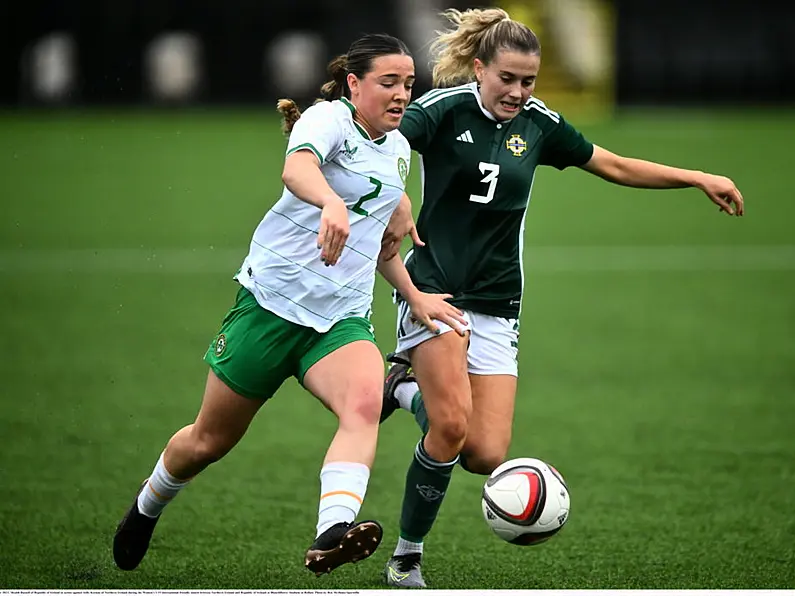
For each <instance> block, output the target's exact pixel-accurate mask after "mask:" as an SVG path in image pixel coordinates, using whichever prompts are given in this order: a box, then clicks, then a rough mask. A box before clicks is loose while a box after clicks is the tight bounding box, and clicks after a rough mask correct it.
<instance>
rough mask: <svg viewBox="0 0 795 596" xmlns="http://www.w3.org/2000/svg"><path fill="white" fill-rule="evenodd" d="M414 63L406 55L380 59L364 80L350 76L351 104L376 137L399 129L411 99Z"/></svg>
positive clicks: (392, 55)
mask: <svg viewBox="0 0 795 596" xmlns="http://www.w3.org/2000/svg"><path fill="white" fill-rule="evenodd" d="M413 85H414V60H413V59H412V58H411V56H405V55H403V54H389V55H386V56H379V57H378V58H376V59H375V60H373V63H372V69H371V70H370V72H368V73H367V74H366V75H364V78H362V79H358V78H356V76H354V75H348V86H349V87H350V88H351V102H352V103H353V105H355V106H356V110H357V111H358V113H359V116H360V118H361V119H362V120H363V123H364V124H365V125H366V126H365V128H367V129H368V132H369V133H370V134H371V135H373V134H375V135H377V136H381V135H382V134H384V133H386V132H389V131H390V130H395V129H396V128H397V127H398V126H400V121H401V120H402V119H403V114H404V113H405V112H406V107H407V106H408V103H409V101H410V100H411V88H412V86H413Z"/></svg>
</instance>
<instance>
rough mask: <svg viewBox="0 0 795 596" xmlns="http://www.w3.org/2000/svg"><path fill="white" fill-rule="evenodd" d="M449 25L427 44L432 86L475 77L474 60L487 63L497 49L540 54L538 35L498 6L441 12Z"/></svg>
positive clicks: (458, 82)
mask: <svg viewBox="0 0 795 596" xmlns="http://www.w3.org/2000/svg"><path fill="white" fill-rule="evenodd" d="M442 16H444V17H445V18H446V19H447V20H448V21H449V22H450V23H451V24H452V25H454V28H453V29H450V30H447V31H441V32H438V37H437V38H436V39H435V40H434V41H433V43H432V44H431V47H430V51H431V55H432V56H433V57H434V67H433V86H434V87H450V86H453V85H460V84H463V83H468V82H470V81H472V80H474V78H475V72H474V60H475V58H479V59H480V60H482V61H483V62H484V63H485V64H488V63H490V62H491V61H492V60H493V59H494V57H495V56H496V55H497V52H498V51H499V50H501V49H509V50H518V51H521V52H527V53H535V54H540V52H541V45H540V44H539V42H538V38H537V37H536V35H535V33H533V32H532V31H531V30H530V29H529V28H528V27H527V26H526V25H523V24H522V23H519V22H517V21H512V20H511V17H510V15H509V14H508V13H507V12H505V11H504V10H502V9H501V8H486V9H479V8H473V9H469V10H465V11H464V12H461V11H460V10H456V9H454V8H451V9H449V10H446V11H444V12H443V13H442Z"/></svg>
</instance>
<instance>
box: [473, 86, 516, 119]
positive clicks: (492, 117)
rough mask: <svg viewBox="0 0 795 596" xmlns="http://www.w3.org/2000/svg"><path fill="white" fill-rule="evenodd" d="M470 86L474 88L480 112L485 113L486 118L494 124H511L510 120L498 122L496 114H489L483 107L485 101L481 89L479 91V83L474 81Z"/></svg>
mask: <svg viewBox="0 0 795 596" xmlns="http://www.w3.org/2000/svg"><path fill="white" fill-rule="evenodd" d="M469 86H470V87H471V88H472V93H474V94H475V99H477V100H478V107H479V108H480V111H481V112H483V115H484V116H486V118H488V119H489V120H491V121H492V122H499V123H500V124H505V123H506V122H510V120H497V119H496V118H495V117H494V114H492V113H491V112H489V111H488V110H487V109H486V108H485V107H483V100H482V99H481V98H480V89H478V83H477V81H472V82H471V83H470V84H469Z"/></svg>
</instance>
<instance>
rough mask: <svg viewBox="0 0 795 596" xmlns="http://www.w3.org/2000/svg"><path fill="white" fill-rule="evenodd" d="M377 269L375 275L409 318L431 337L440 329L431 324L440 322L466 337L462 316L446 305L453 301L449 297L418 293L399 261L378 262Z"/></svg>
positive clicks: (462, 314) (448, 295)
mask: <svg viewBox="0 0 795 596" xmlns="http://www.w3.org/2000/svg"><path fill="white" fill-rule="evenodd" d="M377 267H378V272H379V273H380V274H381V275H382V276H383V277H384V279H385V280H387V282H389V284H390V285H391V286H392V287H393V288H395V289H396V290H397V291H398V293H399V294H400V295H401V296H402V297H403V299H404V300H405V301H406V303H407V304H408V305H409V308H410V309H411V316H412V317H413V318H414V319H416V320H417V321H418V322H419V323H421V324H423V325H425V326H426V327H427V328H428V330H429V331H430V332H431V333H439V327H438V326H437V325H436V323H434V321H441V322H442V323H444V324H446V325H447V326H449V327H451V328H452V329H455V330H456V331H457V332H458V334H459V335H465V334H466V332H465V331H464V327H466V324H467V322H466V319H464V313H462V312H461V311H460V310H459V309H457V308H456V307H455V306H453V305H452V304H450V303H449V302H447V300H448V299H450V298H452V297H453V296H452V295H451V294H428V293H426V292H422V291H420V290H419V288H417V286H415V285H414V282H413V281H411V276H410V275H409V272H408V271H407V270H406V266H405V265H404V264H403V261H401V260H400V259H389V260H387V261H385V260H383V259H381V258H379V259H378V266H377Z"/></svg>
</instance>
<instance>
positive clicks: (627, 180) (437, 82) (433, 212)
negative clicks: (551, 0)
mask: <svg viewBox="0 0 795 596" xmlns="http://www.w3.org/2000/svg"><path fill="white" fill-rule="evenodd" d="M445 15H446V16H447V17H448V19H449V20H450V21H451V23H452V24H453V28H452V29H451V30H449V31H447V32H444V33H443V34H441V35H440V36H439V37H438V38H437V39H436V40H435V41H434V43H433V45H432V50H434V51H435V55H436V63H435V66H434V72H433V74H434V86H435V87H437V88H436V89H434V90H432V91H429V92H428V93H426V94H425V95H423V96H422V97H420V98H419V99H417V100H416V101H415V102H414V103H413V104H412V105H410V106H409V108H408V110H407V111H406V115H405V116H404V118H403V122H402V123H401V125H400V131H401V132H402V133H403V134H404V135H405V136H406V138H407V139H408V140H409V143H410V144H411V147H412V149H414V150H416V151H417V152H418V153H420V154H421V158H422V161H421V167H422V173H423V177H422V180H423V202H422V209H421V210H420V213H419V217H418V220H417V229H418V232H419V236H420V237H421V238H422V240H423V241H424V242H425V245H424V246H415V247H414V249H413V250H412V251H411V253H410V254H409V255H407V260H406V266H407V268H408V270H409V273H410V274H411V278H412V280H413V282H414V283H415V284H416V286H417V287H418V288H419V289H421V290H423V291H425V292H438V293H442V294H452V296H453V298H452V299H451V302H452V304H454V305H456V306H457V307H459V308H460V309H462V310H463V311H464V314H465V318H466V319H467V324H466V326H465V327H464V331H465V334H464V336H462V335H460V334H459V333H450V332H449V331H451V330H452V329H451V328H450V327H449V326H445V325H440V327H441V330H442V333H440V334H436V335H434V334H431V333H429V332H428V331H427V330H426V329H424V328H423V327H422V326H421V325H418V324H417V323H416V322H415V321H413V320H412V317H411V313H410V312H409V309H408V308H407V305H406V303H405V302H404V301H402V300H399V301H398V328H397V349H396V353H395V354H393V355H391V356H390V360H392V361H393V362H394V365H393V366H392V368H391V369H390V372H389V374H388V376H387V380H386V383H385V387H384V405H383V408H382V420H384V419H386V418H387V417H388V416H389V415H390V414H391V413H392V412H393V411H394V410H395V409H397V408H403V409H405V410H409V411H410V412H412V413H413V414H414V415H415V418H416V419H417V422H418V423H419V425H420V426H421V428H422V430H423V431H424V433H425V434H424V435H423V437H422V439H420V441H419V443H418V444H417V446H416V448H415V450H414V456H413V459H412V462H411V465H410V466H409V470H408V474H407V477H406V484H405V493H404V498H403V508H402V514H401V518H400V538H399V540H398V544H397V547H396V549H395V551H394V555H393V557H392V558H391V559H390V560H389V562H388V563H387V566H386V570H385V573H386V581H387V583H388V584H390V585H393V586H400V587H424V586H425V582H424V580H423V577H422V573H421V567H420V566H421V562H422V553H423V540H424V538H425V536H426V535H427V534H428V532H429V531H430V529H431V527H432V525H433V523H434V520H435V519H436V516H437V514H438V511H439V507H440V506H441V503H442V501H443V499H444V496H445V493H446V492H447V488H448V484H449V482H450V475H451V474H452V471H453V468H454V466H455V465H456V463H459V462H460V464H461V466H462V467H463V468H465V469H466V470H468V471H470V472H473V473H476V474H489V473H491V472H492V471H493V470H494V469H495V467H497V466H498V465H499V464H500V463H501V462H502V461H503V460H504V458H505V457H506V454H507V451H508V447H509V444H510V440H511V425H512V421H513V412H514V399H515V395H516V377H517V360H516V359H517V349H518V335H519V333H518V329H519V312H520V306H521V300H522V230H523V227H524V225H523V224H524V218H525V215H526V212H527V206H528V201H529V197H530V193H531V190H532V186H533V178H534V175H535V171H536V169H537V168H538V167H539V166H553V167H555V168H557V169H560V170H563V169H565V168H567V167H569V166H575V167H579V168H582V169H584V170H585V171H587V172H590V173H592V174H595V175H597V176H599V177H601V178H603V179H605V180H607V181H609V182H613V183H615V184H621V185H624V186H632V187H636V188H658V189H666V188H686V187H696V188H699V189H700V190H702V191H703V192H704V193H705V194H706V195H707V197H708V198H709V199H710V200H711V201H712V202H713V203H715V204H717V205H718V206H719V207H720V209H721V210H722V211H724V212H726V213H728V214H730V215H742V214H743V200H742V196H741V195H740V193H739V191H738V190H737V188H736V187H735V185H734V183H733V182H732V181H731V180H729V179H728V178H725V177H722V176H714V175H711V174H706V173H704V172H698V171H690V170H684V169H679V168H673V167H668V166H665V165H660V164H657V163H652V162H648V161H643V160H640V159H630V158H627V157H622V156H619V155H616V154H614V153H611V152H610V151H608V150H606V149H603V148H601V147H598V146H596V145H594V144H592V143H591V142H589V141H588V140H587V139H585V138H584V137H583V135H582V134H580V133H579V132H578V131H577V130H576V129H575V128H574V127H572V125H571V124H569V123H568V122H566V120H565V119H564V118H563V117H562V116H561V115H560V114H559V113H557V112H555V111H553V110H552V109H550V108H548V107H547V106H546V105H545V104H544V102H542V101H540V100H539V99H537V98H535V97H533V96H532V94H533V89H534V86H535V83H536V78H537V76H538V72H539V66H540V63H541V57H540V55H541V49H540V44H539V41H538V39H537V38H536V36H535V34H534V33H533V32H532V31H531V30H530V29H529V28H527V27H526V26H525V25H523V24H521V23H518V22H516V21H513V20H511V19H510V17H509V15H508V14H507V13H506V12H504V11H503V10H500V9H487V10H474V9H473V10H467V11H465V12H463V13H462V12H459V11H456V10H450V11H448V12H446V13H445ZM404 223H405V222H404ZM395 225H396V226H397V225H398V223H395ZM420 390H421V391H420Z"/></svg>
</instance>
